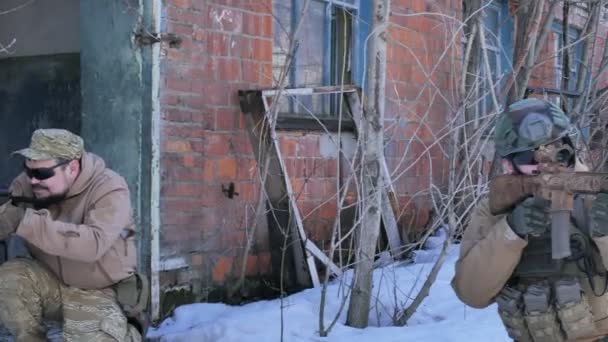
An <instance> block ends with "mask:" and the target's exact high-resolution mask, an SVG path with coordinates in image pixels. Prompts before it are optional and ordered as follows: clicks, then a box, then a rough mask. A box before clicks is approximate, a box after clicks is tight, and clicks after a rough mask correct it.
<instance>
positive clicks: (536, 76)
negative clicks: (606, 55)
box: [530, 7, 608, 88]
mask: <svg viewBox="0 0 608 342" xmlns="http://www.w3.org/2000/svg"><path fill="white" fill-rule="evenodd" d="M586 16H587V13H586V12H585V11H583V10H582V9H580V8H576V7H571V8H570V16H569V17H570V20H569V25H570V26H571V27H573V28H576V29H578V30H580V31H581V32H582V29H583V28H584V25H585V22H586ZM562 17H563V13H562V10H561V8H558V10H557V11H556V13H555V20H556V21H560V22H561V20H562ZM607 36H608V24H607V23H606V20H605V19H604V20H602V19H600V25H599V26H598V32H597V35H596V39H595V48H594V54H595V61H594V64H593V67H592V70H593V71H592V72H593V73H594V74H596V73H597V70H598V68H599V64H600V62H601V56H602V55H603V51H604V46H605V44H606V37H607ZM556 39H561V36H558V35H556V34H554V33H553V32H551V33H550V34H549V35H548V36H547V41H546V43H545V46H543V49H542V51H541V54H540V57H539V59H538V62H537V66H536V67H535V68H534V71H533V73H532V77H531V79H530V86H534V87H550V88H559V87H557V86H556V79H555V78H556V76H555V64H556V59H557V56H556V54H555V44H556V42H555V40H556ZM570 63H572V61H570ZM601 80H602V81H601V83H600V84H603V85H606V84H608V83H607V81H608V75H606V74H604V75H601ZM600 88H601V86H600Z"/></svg>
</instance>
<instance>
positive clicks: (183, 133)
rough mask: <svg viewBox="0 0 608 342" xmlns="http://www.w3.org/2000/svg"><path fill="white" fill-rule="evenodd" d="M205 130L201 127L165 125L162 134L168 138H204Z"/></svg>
mask: <svg viewBox="0 0 608 342" xmlns="http://www.w3.org/2000/svg"><path fill="white" fill-rule="evenodd" d="M204 133H205V132H204V130H203V129H202V127H201V126H200V125H193V124H188V125H183V124H175V123H167V124H165V125H163V128H162V134H163V135H164V136H167V137H175V138H199V139H200V138H202V137H203V135H204Z"/></svg>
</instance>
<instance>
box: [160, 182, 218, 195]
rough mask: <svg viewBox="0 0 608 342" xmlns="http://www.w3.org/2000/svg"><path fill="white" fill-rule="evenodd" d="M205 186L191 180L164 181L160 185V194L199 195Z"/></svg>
mask: <svg viewBox="0 0 608 342" xmlns="http://www.w3.org/2000/svg"><path fill="white" fill-rule="evenodd" d="M205 190H207V188H206V187H205V186H203V185H201V184H197V183H191V182H174V183H168V182H165V183H163V185H162V189H161V195H163V196H167V197H200V195H201V194H203V193H205Z"/></svg>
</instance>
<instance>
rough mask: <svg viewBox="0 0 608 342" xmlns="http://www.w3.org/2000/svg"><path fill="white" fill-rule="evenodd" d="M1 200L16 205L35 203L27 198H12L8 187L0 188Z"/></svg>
mask: <svg viewBox="0 0 608 342" xmlns="http://www.w3.org/2000/svg"><path fill="white" fill-rule="evenodd" d="M0 198H4V199H8V200H11V201H12V202H13V203H14V204H18V203H33V202H34V199H33V198H31V197H25V196H12V195H11V192H10V191H9V190H8V188H7V187H4V186H0ZM1 203H3V202H0V204H1Z"/></svg>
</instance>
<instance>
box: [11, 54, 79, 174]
mask: <svg viewBox="0 0 608 342" xmlns="http://www.w3.org/2000/svg"><path fill="white" fill-rule="evenodd" d="M0 123H1V124H0V134H1V135H2V143H1V144H0V185H8V183H10V181H11V180H12V179H13V178H14V177H15V176H16V175H17V174H18V173H19V171H20V170H21V159H20V158H18V157H13V158H11V157H10V153H11V152H12V151H14V150H16V149H19V148H23V147H25V146H27V145H28V144H29V140H30V136H31V134H32V132H33V131H34V130H35V129H37V128H50V127H55V128H65V129H69V130H71V131H73V132H79V131H80V56H79V55H78V54H63V55H52V56H36V57H18V58H8V59H3V60H0Z"/></svg>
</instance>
